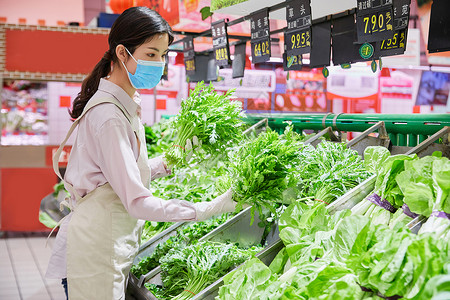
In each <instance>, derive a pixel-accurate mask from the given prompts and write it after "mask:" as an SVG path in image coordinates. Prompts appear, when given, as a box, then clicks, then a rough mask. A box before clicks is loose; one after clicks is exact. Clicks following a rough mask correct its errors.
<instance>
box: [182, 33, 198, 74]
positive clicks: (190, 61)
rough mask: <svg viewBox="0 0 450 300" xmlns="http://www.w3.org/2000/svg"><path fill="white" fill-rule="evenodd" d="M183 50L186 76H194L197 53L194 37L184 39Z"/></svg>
mask: <svg viewBox="0 0 450 300" xmlns="http://www.w3.org/2000/svg"><path fill="white" fill-rule="evenodd" d="M183 50H184V66H185V67H186V75H193V74H195V52H194V38H193V37H192V36H187V37H185V38H184V39H183Z"/></svg>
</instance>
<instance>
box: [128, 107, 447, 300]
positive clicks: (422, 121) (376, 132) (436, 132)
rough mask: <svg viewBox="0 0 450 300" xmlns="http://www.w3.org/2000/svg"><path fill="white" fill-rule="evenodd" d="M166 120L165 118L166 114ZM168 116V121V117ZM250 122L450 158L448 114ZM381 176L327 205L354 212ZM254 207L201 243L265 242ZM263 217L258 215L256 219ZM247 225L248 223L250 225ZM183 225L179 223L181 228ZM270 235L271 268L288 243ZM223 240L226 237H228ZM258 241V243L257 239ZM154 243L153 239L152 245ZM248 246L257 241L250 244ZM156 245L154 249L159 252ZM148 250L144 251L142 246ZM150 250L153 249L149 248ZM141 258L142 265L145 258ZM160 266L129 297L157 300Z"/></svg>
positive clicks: (263, 255)
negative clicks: (150, 288)
mask: <svg viewBox="0 0 450 300" xmlns="http://www.w3.org/2000/svg"><path fill="white" fill-rule="evenodd" d="M163 118H164V116H163ZM165 118H168V117H167V116H165ZM244 120H245V121H246V122H247V123H249V124H252V126H251V127H250V128H248V129H247V130H246V133H250V132H255V133H257V132H260V131H261V130H264V127H270V128H271V129H272V130H275V131H277V132H278V133H282V132H283V131H284V128H285V127H286V125H287V122H290V123H292V124H293V126H294V130H295V131H296V132H305V133H311V132H314V133H315V134H314V135H313V136H312V137H311V138H309V139H307V140H306V141H305V144H311V145H313V146H316V145H317V144H319V143H320V142H321V141H323V140H324V138H327V139H328V140H330V141H333V142H343V141H345V137H346V136H345V134H344V132H361V134H360V135H359V136H358V137H356V138H354V139H352V140H351V141H349V142H347V146H348V147H349V148H351V149H354V150H356V151H357V152H358V153H359V154H360V155H362V154H363V152H364V149H366V148H367V147H368V146H384V147H386V148H388V149H389V150H390V152H391V154H400V153H405V154H413V153H416V154H417V155H418V156H420V157H422V156H427V155H430V154H432V153H433V152H434V151H442V152H443V155H444V156H446V157H450V146H449V144H450V139H449V138H450V116H448V115H360V114H359V115H349V114H345V115H344V114H337V115H334V114H326V115H324V114H317V115H279V116H277V115H261V114H258V115H247V118H246V119H244ZM374 185H375V176H372V177H370V178H368V179H367V180H365V181H364V182H362V183H361V184H360V185H358V186H357V187H355V188H353V189H352V190H350V191H348V192H347V193H346V194H345V195H343V196H342V197H340V198H339V199H338V200H336V201H335V202H333V203H332V204H330V205H329V206H327V208H328V209H329V211H330V212H334V211H337V210H342V209H350V208H352V207H353V206H355V205H356V204H357V203H358V202H360V201H362V200H363V199H364V198H365V197H366V196H367V195H368V194H369V193H370V192H371V191H372V190H373V188H374ZM249 216H250V213H249V209H247V210H244V211H242V212H241V213H240V214H238V215H236V216H235V217H234V218H232V219H230V220H228V221H227V222H225V223H224V224H222V225H221V226H219V227H218V228H216V229H215V230H214V231H212V232H211V233H210V234H208V235H206V236H205V237H203V238H202V239H201V240H215V241H233V242H234V241H235V240H236V239H237V238H238V236H239V235H238V236H237V235H236V233H237V232H238V233H240V235H241V237H242V236H247V238H246V239H248V242H255V243H257V242H256V240H257V239H258V238H259V239H260V240H261V234H262V232H255V233H253V234H254V235H252V234H251V232H252V230H254V228H253V229H252V227H254V226H255V223H257V221H256V220H255V223H254V224H253V226H249V225H248V224H250V219H249ZM255 218H257V216H255ZM244 220H245V221H246V222H247V223H245V221H244ZM422 222H423V218H422V217H417V218H416V219H415V220H413V221H412V222H411V223H410V224H408V226H409V228H410V229H412V230H415V231H418V228H420V225H421V224H422ZM178 226H179V225H178ZM167 234H174V231H173V230H172V231H170V228H169V229H167V230H166V231H165V232H163V233H161V234H160V235H158V236H157V237H155V238H154V239H152V240H153V241H154V243H153V245H154V246H156V245H157V241H158V240H159V241H163V240H165V239H168V238H169V236H170V235H169V236H167V237H166V236H164V235H167ZM270 235H271V236H270V237H269V238H268V240H267V241H268V243H267V244H266V248H265V249H263V250H262V251H261V252H260V253H258V254H257V255H256V256H257V257H258V258H260V259H261V260H262V261H263V262H264V263H266V264H267V265H268V264H270V262H271V261H272V260H273V259H274V257H275V256H276V254H277V253H278V251H279V250H280V249H281V248H282V247H283V243H282V242H281V240H280V239H279V237H278V228H277V226H276V227H275V228H273V230H271V233H270ZM223 237H226V238H225V239H224V238H223ZM255 238H256V240H255ZM149 242H150V241H149ZM247 245H248V246H250V245H251V243H248V244H247ZM154 246H153V249H154ZM141 249H142V248H141ZM147 251H148V250H147ZM150 253H151V252H147V254H145V255H141V252H140V254H139V255H138V261H139V259H140V258H142V256H146V255H149V254H150ZM160 273H161V271H160V268H159V267H158V268H156V269H154V270H152V271H151V272H149V273H147V274H145V275H143V276H142V277H141V278H140V279H137V278H136V277H135V276H134V275H133V274H130V280H129V285H128V286H129V287H128V292H127V299H137V300H140V299H152V300H153V299H157V298H156V297H155V296H154V295H153V294H152V293H151V292H150V291H148V290H147V289H146V288H145V287H144V283H145V282H150V283H154V284H159V285H161V284H162V282H161V277H160ZM222 281H223V278H221V279H219V280H217V281H216V282H214V283H213V284H211V285H210V286H209V287H207V288H206V289H205V290H203V291H202V292H200V293H199V294H197V295H196V296H195V297H194V298H193V299H214V298H215V297H216V296H217V292H218V289H219V287H220V286H221V285H222Z"/></svg>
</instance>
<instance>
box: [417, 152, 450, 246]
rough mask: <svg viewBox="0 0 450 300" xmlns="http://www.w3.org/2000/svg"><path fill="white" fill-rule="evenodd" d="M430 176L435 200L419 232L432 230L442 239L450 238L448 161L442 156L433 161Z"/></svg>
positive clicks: (449, 170)
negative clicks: (429, 214) (434, 190)
mask: <svg viewBox="0 0 450 300" xmlns="http://www.w3.org/2000/svg"><path fill="white" fill-rule="evenodd" d="M432 177H433V184H434V186H435V187H436V201H435V203H434V205H433V208H432V210H433V212H432V214H431V216H430V217H429V218H428V220H427V221H426V222H425V224H424V225H423V226H422V228H421V229H420V231H419V232H420V233H426V232H433V233H436V234H437V235H438V236H439V237H440V238H441V239H443V240H450V161H449V160H448V159H444V158H442V159H440V160H435V161H433V165H432Z"/></svg>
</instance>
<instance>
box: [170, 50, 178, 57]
mask: <svg viewBox="0 0 450 300" xmlns="http://www.w3.org/2000/svg"><path fill="white" fill-rule="evenodd" d="M177 54H178V53H176V52H175V51H169V53H168V55H169V56H170V57H175V56H177Z"/></svg>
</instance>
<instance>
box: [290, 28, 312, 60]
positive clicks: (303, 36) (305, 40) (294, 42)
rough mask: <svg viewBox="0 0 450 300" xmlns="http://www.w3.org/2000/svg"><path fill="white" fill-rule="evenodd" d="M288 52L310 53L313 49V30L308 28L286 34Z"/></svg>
mask: <svg viewBox="0 0 450 300" xmlns="http://www.w3.org/2000/svg"><path fill="white" fill-rule="evenodd" d="M285 39H286V47H287V48H286V51H287V52H288V53H289V54H294V55H295V54H297V55H299V54H303V53H308V52H309V51H310V49H311V29H310V28H309V27H308V28H306V29H303V30H299V31H292V32H286V33H285Z"/></svg>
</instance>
